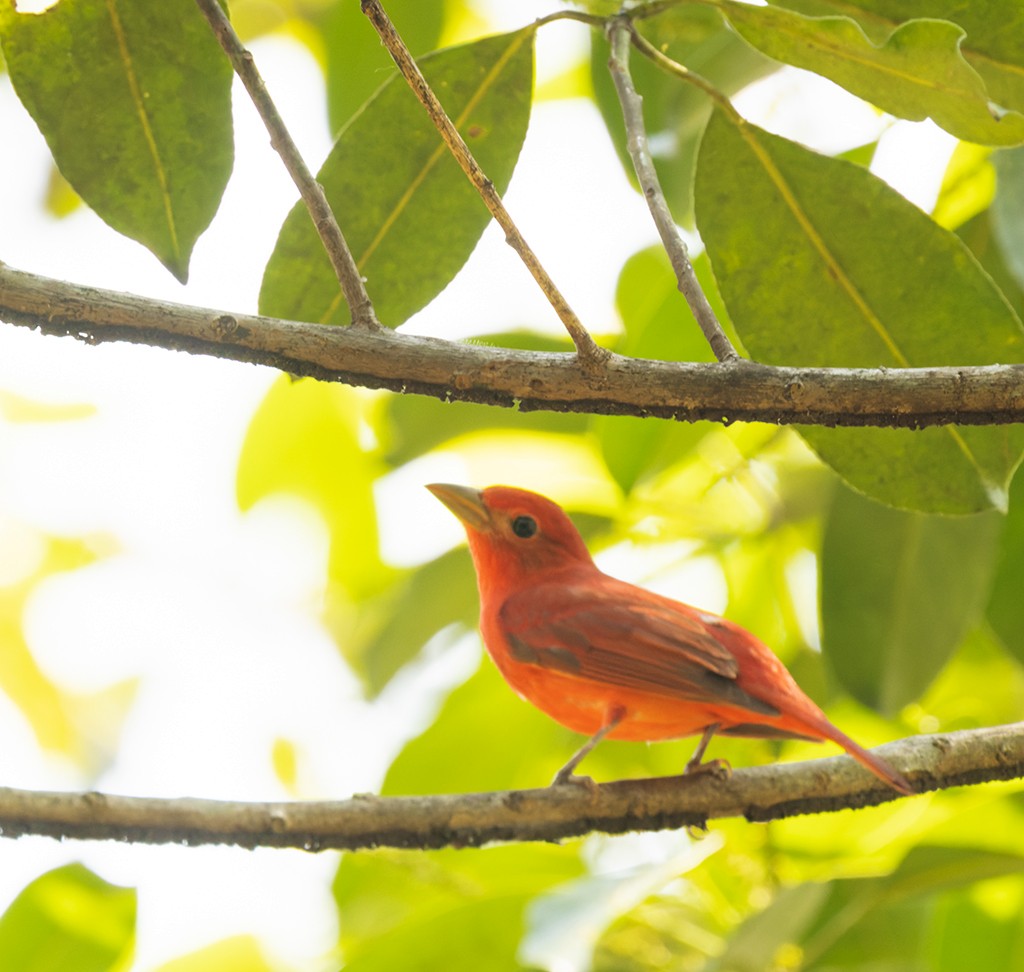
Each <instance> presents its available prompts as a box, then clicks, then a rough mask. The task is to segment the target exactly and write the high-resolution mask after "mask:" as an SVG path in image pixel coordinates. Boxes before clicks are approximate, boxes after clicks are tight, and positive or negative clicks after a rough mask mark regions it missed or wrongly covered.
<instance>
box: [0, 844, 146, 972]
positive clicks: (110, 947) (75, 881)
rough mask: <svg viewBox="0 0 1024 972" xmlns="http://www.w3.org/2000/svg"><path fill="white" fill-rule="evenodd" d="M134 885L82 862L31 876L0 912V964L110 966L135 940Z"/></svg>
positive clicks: (27, 971) (93, 969) (21, 967)
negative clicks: (113, 879) (103, 874)
mask: <svg viewBox="0 0 1024 972" xmlns="http://www.w3.org/2000/svg"><path fill="white" fill-rule="evenodd" d="M135 909H136V903H135V889H134V888H122V887H118V886H117V885H116V884H108V883H107V882H106V881H104V880H103V879H102V878H100V877H98V876H97V875H95V874H93V872H92V871H90V870H88V869H87V868H86V867H84V866H83V865H81V864H68V865H66V866H65V867H60V868H57V869H56V870H54V871H49V872H48V873H46V874H44V875H42V877H39V878H36V880H34V881H33V882H32V883H31V884H29V885H28V886H27V887H26V888H25V889H24V890H23V891H22V892H21V893H20V894H19V895H18V897H17V898H15V899H14V901H13V902H12V903H11V905H10V907H9V908H8V909H7V910H6V911H5V912H4V913H3V915H2V916H0V967H2V968H5V969H11V970H14V969H17V970H18V972H53V970H55V969H68V970H71V969H73V970H74V972H111V970H115V969H123V968H126V964H125V963H126V962H127V960H128V959H129V958H130V956H131V952H132V949H133V948H134V945H135Z"/></svg>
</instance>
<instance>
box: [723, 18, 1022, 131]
mask: <svg viewBox="0 0 1024 972" xmlns="http://www.w3.org/2000/svg"><path fill="white" fill-rule="evenodd" d="M721 9H722V10H723V11H724V12H725V14H726V16H727V17H728V18H729V22H730V23H731V24H732V25H733V27H735V28H736V30H737V31H739V33H740V35H741V36H742V37H744V38H745V39H746V40H747V41H749V42H750V43H751V44H753V45H754V47H756V48H757V49H758V50H759V51H762V52H763V53H765V54H767V55H768V56H769V57H773V58H775V59H776V60H779V61H784V62H786V63H787V64H793V65H795V66H796V67H800V68H805V69H806V70H809V71H815V72H817V73H818V74H821V75H823V76H825V77H827V78H829V79H830V80H832V81H835V82H836V83H837V84H839V85H842V86H843V87H844V88H846V89H847V90H848V91H850V92H852V93H853V94H855V95H857V96H858V97H860V98H863V99H864V100H865V101H869V102H871V103H872V104H874V105H877V106H878V107H879V108H881V109H882V110H883V111H887V112H889V113H890V114H893V115H896V116H897V117H899V118H909V119H911V120H912V121H922V120H924V119H925V118H929V117H930V118H932V119H933V120H934V121H935V122H936V124H938V125H940V126H941V127H942V128H945V129H946V130H947V131H949V132H952V133H953V134H954V135H956V136H957V137H958V138H962V139H965V140H967V141H971V142H980V143H982V144H991V145H1019V144H1020V143H1021V142H1024V115H1021V114H1019V113H1018V112H1015V111H996V110H993V108H992V106H991V100H990V96H989V93H988V91H987V89H986V88H985V83H984V82H983V81H982V79H981V76H980V75H979V74H978V73H977V71H975V70H974V68H973V67H971V65H970V64H968V63H967V61H966V60H965V59H964V57H963V55H962V54H961V52H960V43H961V41H962V40H963V38H964V36H965V31H964V29H963V28H962V27H959V26H957V25H956V24H952V23H949V22H947V21H942V20H910V21H908V22H907V23H904V24H901V25H900V26H899V27H897V28H896V29H895V30H893V31H892V33H891V34H890V35H889V36H887V37H886V38H885V40H884V41H883V42H882V43H881V44H876V43H873V42H872V41H871V40H870V39H869V38H868V36H867V35H866V34H865V33H864V31H863V30H862V29H861V27H860V26H859V25H858V24H857V22H856V21H854V20H851V19H850V18H848V17H814V18H810V17H802V16H800V15H799V14H796V13H792V12H791V11H789V10H783V9H780V8H779V7H752V6H749V5H747V4H743V3H736V2H733V0H722V4H721Z"/></svg>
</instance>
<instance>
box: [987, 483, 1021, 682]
mask: <svg viewBox="0 0 1024 972" xmlns="http://www.w3.org/2000/svg"><path fill="white" fill-rule="evenodd" d="M1022 585H1024V476H1016V477H1015V478H1014V480H1013V485H1012V486H1011V487H1010V510H1009V513H1008V514H1007V516H1006V522H1005V528H1004V529H1003V533H1002V537H1001V539H1000V543H999V556H998V561H997V566H996V571H995V578H994V580H993V582H992V596H991V598H990V600H989V603H988V612H987V616H988V620H989V623H990V624H991V625H992V628H993V630H994V631H995V632H996V634H997V635H998V636H999V638H1000V639H1001V640H1002V642H1003V644H1004V645H1005V646H1006V647H1007V648H1008V649H1009V650H1010V651H1011V652H1012V653H1013V654H1014V655H1015V656H1016V657H1017V658H1018V659H1019V660H1020V661H1021V662H1022V663H1024V597H1021V588H1022Z"/></svg>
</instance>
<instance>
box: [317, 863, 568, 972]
mask: <svg viewBox="0 0 1024 972" xmlns="http://www.w3.org/2000/svg"><path fill="white" fill-rule="evenodd" d="M582 870H583V867H582V865H581V863H580V860H579V856H578V854H577V853H575V852H574V851H572V850H571V849H569V848H565V847H544V846H541V845H538V844H533V845H510V846H505V847H487V848H483V849H477V850H474V851H473V852H472V853H467V852H465V851H458V850H443V851H427V852H422V851H415V852H397V851H377V852H370V851H368V852H366V853H361V854H347V855H345V857H344V858H343V859H342V862H341V866H340V867H339V868H338V874H337V877H336V878H335V881H334V894H335V899H336V901H337V904H338V913H339V918H340V924H341V932H342V934H341V944H342V949H343V952H344V957H345V969H346V970H350V969H351V970H357V972H376V970H380V972H392V970H394V969H403V970H405V969H408V970H413V972H428V970H431V972H433V970H439V969H444V970H445V972H448V970H463V969H465V970H467V972H476V970H479V969H488V970H490V969H496V970H505V969H508V970H518V969H520V968H522V966H521V965H520V963H519V961H518V959H517V951H518V948H519V942H520V939H521V938H522V935H523V930H524V924H525V919H524V911H525V909H526V906H527V904H528V903H529V901H530V900H531V899H532V898H533V897H534V896H535V895H537V894H539V893H541V892H542V891H544V890H546V889H547V888H549V887H551V886H552V885H556V884H561V883H562V882H564V881H568V880H571V879H573V878H575V877H577V876H578V875H579V874H580V873H581V871H582Z"/></svg>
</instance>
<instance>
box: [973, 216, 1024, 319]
mask: <svg viewBox="0 0 1024 972" xmlns="http://www.w3.org/2000/svg"><path fill="white" fill-rule="evenodd" d="M956 235H957V236H959V237H960V239H962V240H963V241H964V243H966V244H967V246H968V247H970V250H971V253H973V254H974V256H975V258H976V259H977V260H978V262H979V263H980V264H981V265H982V266H983V267H984V268H985V272H986V273H987V274H988V275H989V276H990V277H991V278H992V280H993V281H994V283H995V284H996V286H997V287H998V288H999V289H1000V290H1001V291H1002V292H1003V296H1004V297H1006V299H1007V300H1008V301H1009V302H1010V306H1011V307H1012V308H1013V309H1014V311H1015V312H1016V313H1017V316H1018V317H1022V316H1024V289H1022V285H1021V284H1020V283H1018V282H1017V278H1016V277H1015V276H1014V274H1013V272H1012V271H1011V270H1010V269H1009V267H1007V265H1006V260H1005V258H1004V256H1003V248H1002V247H1001V246H1000V245H999V242H998V241H997V240H996V234H995V231H994V230H993V228H992V210H991V208H989V209H986V210H985V211H984V212H982V213H978V215H977V216H975V217H973V218H972V219H969V220H967V222H966V223H964V224H963V225H961V226H958V227H957V229H956Z"/></svg>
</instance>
